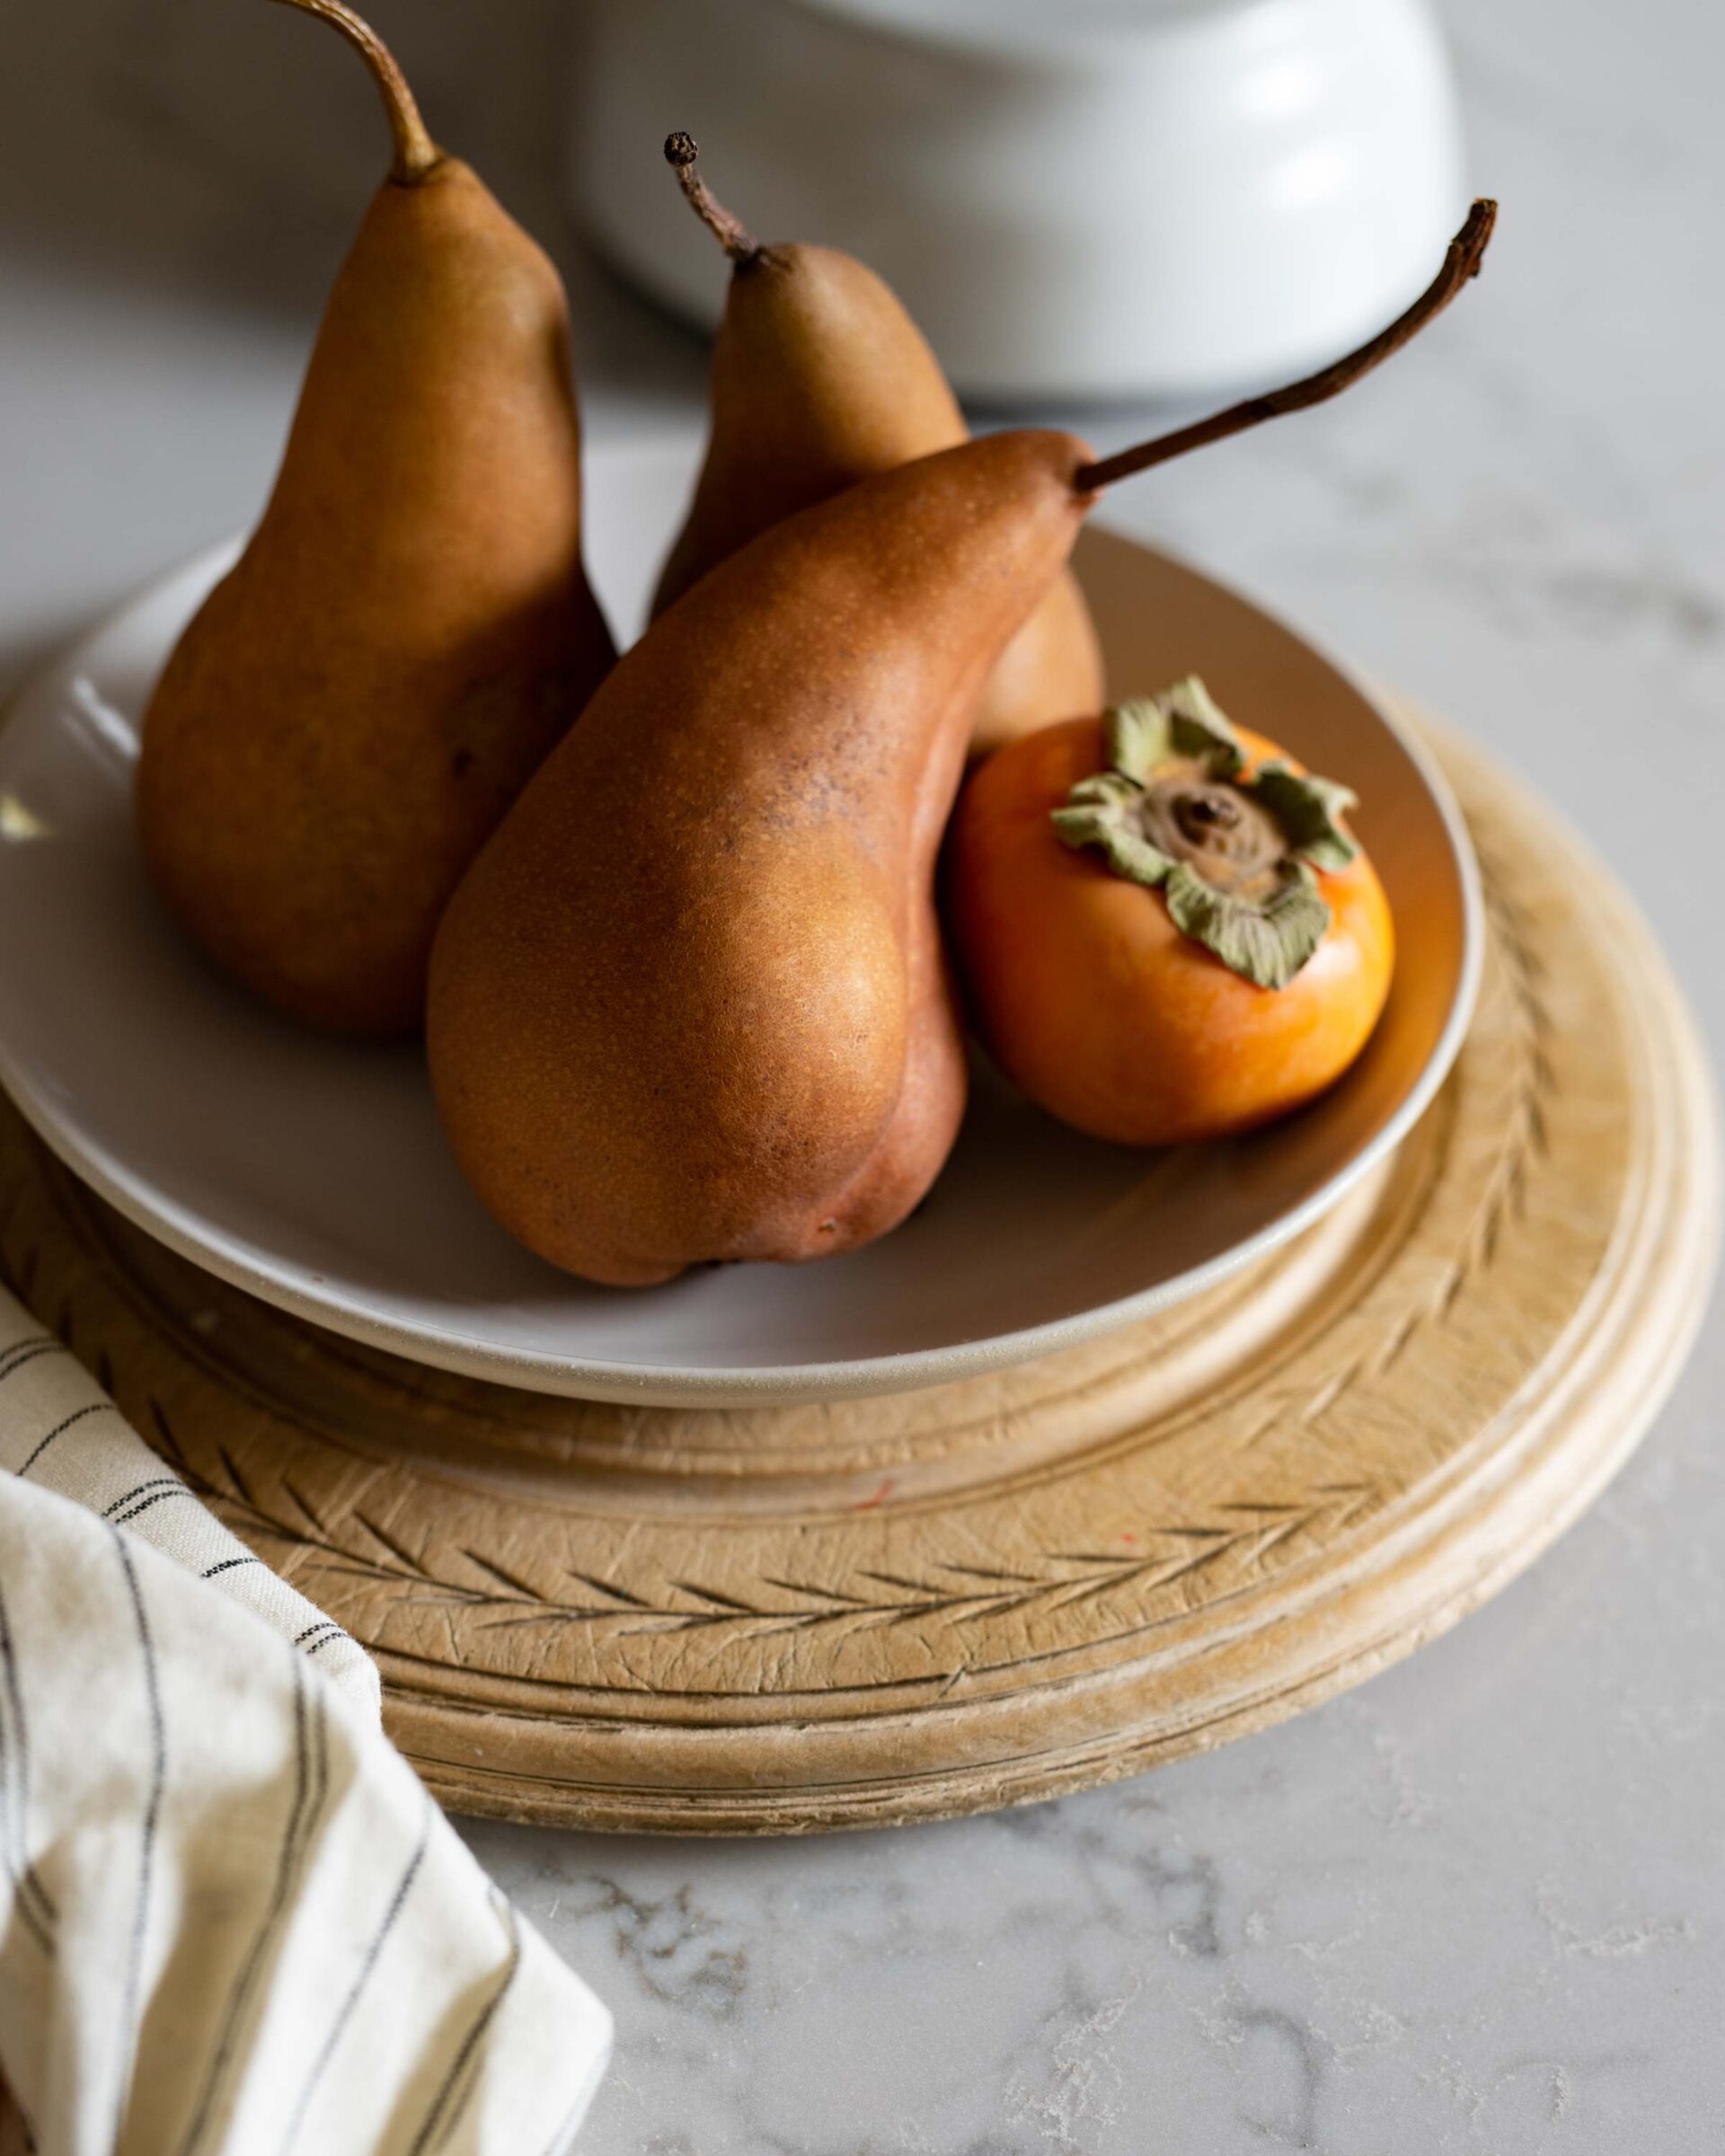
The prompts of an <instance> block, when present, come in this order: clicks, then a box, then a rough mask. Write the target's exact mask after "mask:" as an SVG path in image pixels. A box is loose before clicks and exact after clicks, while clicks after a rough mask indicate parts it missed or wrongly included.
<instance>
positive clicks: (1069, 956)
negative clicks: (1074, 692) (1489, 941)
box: [944, 678, 1394, 1145]
mask: <svg viewBox="0 0 1725 2156" xmlns="http://www.w3.org/2000/svg"><path fill="white" fill-rule="evenodd" d="M1353 806H1354V798H1353V796H1352V795H1351V794H1350V793H1349V791H1347V789H1346V788H1345V787H1342V786H1339V785H1337V784H1335V783H1334V782H1331V781H1329V780H1324V779H1319V778H1314V776H1312V775H1311V774H1310V773H1306V772H1305V771H1304V770H1302V769H1301V768H1300V767H1299V766H1298V765H1297V764H1295V763H1294V762H1293V761H1292V760H1291V759H1290V758H1288V757H1287V756H1286V755H1284V754H1283V752H1282V751H1281V750H1280V749H1278V747H1277V746H1276V745H1275V743H1274V742H1272V741H1269V740H1267V739H1265V738H1263V737H1262V736H1261V735H1259V734H1254V733H1252V732H1250V731H1248V730H1246V729H1235V728H1234V726H1232V725H1231V724H1230V723H1229V721H1228V720H1226V719H1225V717H1224V716H1223V714H1222V713H1221V712H1220V711H1217V709H1216V705H1215V704H1214V703H1213V702H1211V700H1210V698H1209V696H1208V695H1207V693H1206V691H1205V689H1204V686H1203V684H1202V683H1201V682H1199V681H1198V680H1197V679H1196V678H1194V679H1191V680H1188V681H1185V682H1181V683H1180V684H1178V685H1176V686H1175V687H1174V688H1172V689H1170V690H1168V691H1166V692H1164V693H1163V694H1162V695H1160V696H1155V697H1148V698H1141V699H1138V700H1137V701H1135V702H1130V703H1126V704H1121V705H1117V706H1116V707H1114V708H1113V709H1112V710H1111V711H1108V712H1106V713H1104V714H1103V716H1102V717H1101V719H1075V720H1066V721H1065V722H1064V723H1062V724H1060V725H1057V726H1050V727H1045V728H1043V729H1041V730H1040V731H1039V732H1037V733H1034V734H1030V735H1026V736H1025V737H1023V738H1022V739H1020V740H1018V741H1015V742H1013V743H1011V744H1009V745H1008V746H1007V747H1004V748H1002V749H1000V750H998V751H997V752H996V753H995V755H993V756H991V757H989V758H988V759H987V761H986V763H984V764H981V765H980V766H979V767H978V768H977V771H976V772H975V773H973V775H972V777H971V779H970V781H969V784H968V785H967V787H966V788H965V791H964V793H963V794H962V796H961V797H960V802H959V806H958V808H957V811H956V813H955V816H954V817H953V822H952V826H951V834H950V837H949V842H948V852H947V856H946V860H945V863H944V887H945V888H944V902H945V909H946V915H947V922H948V926H949V929H950V932H951V941H952V943H953V947H954V951H955V955H956V958H957V960H958V965H959V969H960V974H961V976H962V978H963V982H964V985H965V989H966V993H967V995H968V999H969V1004H970V1008H971V1012H972V1014H973V1016H974V1018H975V1021H976V1023H977V1028H978V1029H979V1031H980V1033H981V1035H982V1038H983V1039H984V1041H985V1042H986V1045H987V1047H989V1049H990V1051H991V1052H992V1054H993V1055H994V1056H995V1061H996V1062H997V1063H998V1064H999V1065H1001V1067H1002V1069H1003V1070H1004V1072H1005V1073H1006V1074H1007V1075H1008V1076H1009V1077H1010V1078H1011V1079H1013V1082H1015V1083H1016V1084H1017V1085H1019V1086H1020V1087H1021V1088H1022V1090H1023V1091H1025V1092H1026V1093H1028V1094H1029V1095H1030V1097H1031V1099H1032V1100H1035V1101H1036V1102H1038V1103H1039V1106H1041V1107H1043V1108H1045V1109H1048V1112H1049V1113H1050V1114H1051V1115H1054V1116H1057V1117H1058V1118H1059V1119H1060V1120H1061V1121H1062V1122H1063V1123H1070V1124H1072V1125H1074V1126H1075V1127H1076V1128H1077V1129H1079V1130H1083V1131H1088V1132H1089V1133H1091V1134H1092V1135H1093V1136H1096V1137H1101V1138H1110V1139H1113V1140H1115V1141H1117V1142H1119V1143H1120V1144H1128V1145H1170V1144H1184V1143H1186V1142H1188V1141H1190V1140H1195V1139H1200V1138H1214V1137H1221V1136H1225V1135H1229V1134H1231V1133H1234V1132H1238V1131H1243V1130H1249V1129H1251V1128H1252V1127H1254V1126H1255V1125H1258V1124H1261V1123H1266V1122H1269V1120H1271V1119H1272V1118H1275V1117H1277V1116H1281V1115H1285V1114H1287V1113H1288V1112H1289V1111H1290V1110H1292V1109H1296V1108H1298V1107H1300V1106H1301V1105H1302V1104H1303V1103H1305V1101H1308V1100H1312V1099H1313V1098H1314V1096H1315V1095H1316V1094H1318V1093H1321V1092H1322V1091H1323V1090H1324V1088H1325V1087H1326V1086H1329V1085H1331V1084H1332V1083H1333V1082H1335V1081H1336V1079H1338V1078H1339V1077H1340V1075H1341V1074H1342V1073H1343V1072H1344V1071H1345V1070H1346V1069H1347V1068H1348V1066H1349V1064H1351V1063H1352V1062H1353V1060H1354V1058H1355V1057H1356V1056H1358V1054H1359V1052H1360V1050H1361V1049H1362V1048H1363V1047H1365V1045H1366V1042H1367V1038H1369V1036H1370V1034H1371V1031H1372V1029H1373V1027H1374V1026H1375V1025H1376V1022H1377V1020H1378V1016H1379V1013H1380V1012H1382V1010H1383V1008H1384V998H1385V996H1386V995H1387V994H1388V993H1389V985H1390V975H1391V971H1392V968H1393V964H1394V932H1393V925H1392V923H1391V918H1390V908H1389V904H1388V901H1387V900H1386V899H1385V897H1384V888H1383V886H1382V885H1381V884H1380V883H1379V881H1378V879H1377V876H1376V872H1375V871H1374V870H1373V868H1372V865H1371V863H1370V862H1369V861H1368V860H1367V858H1366V855H1365V854H1364V853H1362V852H1361V851H1360V849H1359V846H1358V842H1357V841H1356V840H1355V839H1354V838H1353V837H1352V836H1351V835H1350V834H1349V831H1348V830H1347V828H1346V826H1345V825H1344V824H1343V822H1342V820H1341V819H1342V817H1343V814H1344V812H1345V811H1346V809H1348V808H1351V807H1353Z"/></svg>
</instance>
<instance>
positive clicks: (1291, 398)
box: [1072, 198, 1498, 494]
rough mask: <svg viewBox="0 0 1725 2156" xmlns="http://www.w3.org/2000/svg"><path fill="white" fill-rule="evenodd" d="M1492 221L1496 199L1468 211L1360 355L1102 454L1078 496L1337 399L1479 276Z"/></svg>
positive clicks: (1085, 471)
mask: <svg viewBox="0 0 1725 2156" xmlns="http://www.w3.org/2000/svg"><path fill="white" fill-rule="evenodd" d="M1497 216H1498V206H1497V204H1496V203H1495V202H1491V201H1488V200H1486V199H1483V198H1482V199H1480V200H1479V201H1477V202H1475V203H1474V205H1473V208H1472V209H1470V210H1469V211H1468V213H1467V222H1466V223H1465V224H1464V225H1463V226H1462V229H1461V230H1460V231H1459V232H1458V233H1457V234H1455V238H1454V239H1453V240H1452V241H1451V242H1450V243H1449V247H1448V250H1447V252H1446V254H1445V256H1444V263H1443V268H1442V269H1441V270H1438V274H1437V276H1436V277H1435V278H1433V279H1432V281H1431V282H1430V284H1429V285H1428V286H1427V287H1426V289H1425V290H1424V291H1423V292H1422V293H1421V294H1420V296H1419V298H1418V299H1416V300H1415V301H1414V303H1413V305H1411V307H1410V308H1409V309H1408V310H1407V312H1406V313H1405V314H1398V315H1397V316H1396V318H1395V320H1394V321H1393V323H1391V324H1390V325H1389V327H1388V328H1387V329H1384V330H1380V331H1378V333H1377V335H1376V337H1374V338H1372V339H1371V340H1369V342H1367V343H1366V344H1362V345H1361V346H1360V347H1359V349H1358V351H1353V352H1349V353H1347V354H1346V355H1345V356H1344V357H1343V358H1340V359H1337V360H1333V361H1332V362H1331V364H1330V366H1328V367H1321V368H1320V369H1319V371H1318V372H1317V373H1316V374H1315V375H1306V376H1303V377H1302V379H1301V380H1299V381H1298V382H1290V383H1289V384H1287V387H1286V388H1283V389H1272V390H1271V391H1269V393H1268V394H1267V395H1265V396H1261V397H1248V398H1247V399H1246V400H1245V402H1243V403H1241V404H1231V405H1230V406H1229V407H1228V409H1227V410H1226V411H1218V412H1216V414H1215V415H1214V416H1213V417H1212V418H1210V419H1207V420H1196V421H1195V422H1194V423H1193V424H1192V425H1191V426H1190V427H1181V428H1180V429H1177V430H1176V431H1175V432H1174V433H1172V434H1164V435H1159V436H1158V437H1156V439H1155V440H1154V441H1149V442H1140V443H1139V444H1138V445H1137V447H1136V448H1132V449H1122V450H1121V451H1120V452H1119V455H1115V456H1105V457H1103V458H1102V459H1101V461H1100V462H1099V463H1097V464H1081V465H1080V466H1079V468H1078V470H1077V471H1076V472H1075V473H1074V475H1073V482H1072V483H1073V485H1074V486H1075V488H1076V489H1077V490H1078V491H1079V492H1080V493H1081V494H1093V493H1096V492H1098V491H1099V490H1101V488H1103V487H1111V486H1112V485H1113V484H1114V482H1115V481H1116V480H1117V479H1129V478H1130V477H1131V476H1132V474H1133V473H1135V472H1147V471H1148V470H1149V469H1150V467H1151V465H1152V464H1166V463H1167V462H1168V461H1169V459H1170V458H1171V457H1176V456H1184V455H1185V454H1186V452H1187V451H1188V450H1189V449H1201V448H1203V447H1204V446H1205V445H1206V444H1207V443H1208V442H1220V441H1225V440H1226V438H1227V437H1228V436H1229V435H1231V434H1243V433H1244V432H1245V431H1246V429H1247V428H1249V427H1257V426H1261V424H1262V423H1263V421H1264V420H1278V419H1280V418H1281V416H1282V414H1283V413H1284V412H1287V411H1305V410H1306V409H1307V407H1308V406H1310V405H1313V404H1322V403H1323V402H1326V401H1327V400H1328V399H1329V398H1331V397H1337V396H1340V394H1341V393H1342V391H1343V390H1344V389H1349V388H1351V387H1352V385H1353V384H1355V383H1356V382H1358V380H1359V378H1360V376H1362V375H1368V374H1370V373H1371V371H1372V369H1373V368H1374V367H1378V366H1381V365H1382V364H1383V362H1384V360H1385V359H1387V358H1389V357H1390V355H1391V354H1392V353H1393V352H1399V351H1400V350H1401V349H1402V346H1403V345H1404V344H1406V343H1408V342H1409V340H1411V339H1412V338H1414V337H1417V336H1418V335H1419V334H1420V331H1421V330H1423V329H1424V328H1425V326H1426V324H1427V323H1429V322H1432V321H1435V320H1436V319H1437V317H1438V315H1439V314H1442V313H1443V311H1444V309H1445V308H1446V306H1447V305H1449V303H1450V301H1451V300H1452V299H1454V298H1455V295H1456V294H1457V293H1458V292H1459V291H1460V290H1461V289H1462V287H1463V286H1464V285H1465V284H1466V283H1467V282H1468V280H1469V278H1474V277H1477V276H1478V275H1479V273H1480V263H1481V261H1482V260H1483V258H1484V254H1485V251H1486V248H1487V246H1488V244H1489V243H1490V242H1491V229H1492V226H1493V225H1495V224H1496V222H1497Z"/></svg>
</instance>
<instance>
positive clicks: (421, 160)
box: [283, 0, 443, 187]
mask: <svg viewBox="0 0 1725 2156" xmlns="http://www.w3.org/2000/svg"><path fill="white" fill-rule="evenodd" d="M283 4H284V5H285V6H288V7H297V8H300V9H302V10H303V11H304V12H305V13H306V14H308V15H316V16H318V17H320V18H321V19H322V20H323V22H330V23H333V25H334V26H335V28H336V29H337V30H339V31H341V35H342V36H343V37H344V38H345V39H346V40H348V42H349V45H351V46H352V47H353V48H354V49H355V50H356V51H357V52H358V54H359V55H360V57H362V58H363V59H364V61H365V63H366V65H367V67H369V68H370V70H371V75H372V80H373V81H374V82H375V83H376V85H377V89H378V93H379V94H380V95H381V97H382V98H383V101H384V110H385V113H386V114H387V115H388V118H389V131H390V135H391V137H393V139H394V145H395V155H394V162H393V163H392V164H391V166H390V173H389V176H390V178H391V179H392V180H394V181H397V182H398V183H399V184H400V185H401V186H403V187H417V186H418V185H419V183H420V181H421V180H423V179H424V178H425V177H426V175H427V173H429V172H430V171H431V169H432V167H433V166H434V165H438V164H441V163H442V162H443V152H442V151H441V150H440V149H439V148H438V146H437V144H436V143H435V142H433V141H432V139H431V137H430V135H429V133H428V132H427V129H426V125H425V122H424V120H422V119H420V108H419V106H418V105H417V104H416V103H415V102H413V93H412V92H411V90H410V89H409V88H408V86H407V77H406V76H405V75H403V73H402V71H401V69H400V68H399V67H398V66H396V64H395V56H394V53H392V52H391V51H390V49H389V48H388V46H387V45H385V43H384V40H382V39H381V38H380V37H379V36H378V35H377V32H376V31H375V30H374V29H373V28H372V27H371V25H370V23H369V22H365V21H363V20H362V19H361V18H360V17H359V16H358V15H356V14H355V13H354V12H353V10H352V9H351V8H350V7H344V6H343V5H342V4H341V0H283Z"/></svg>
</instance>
